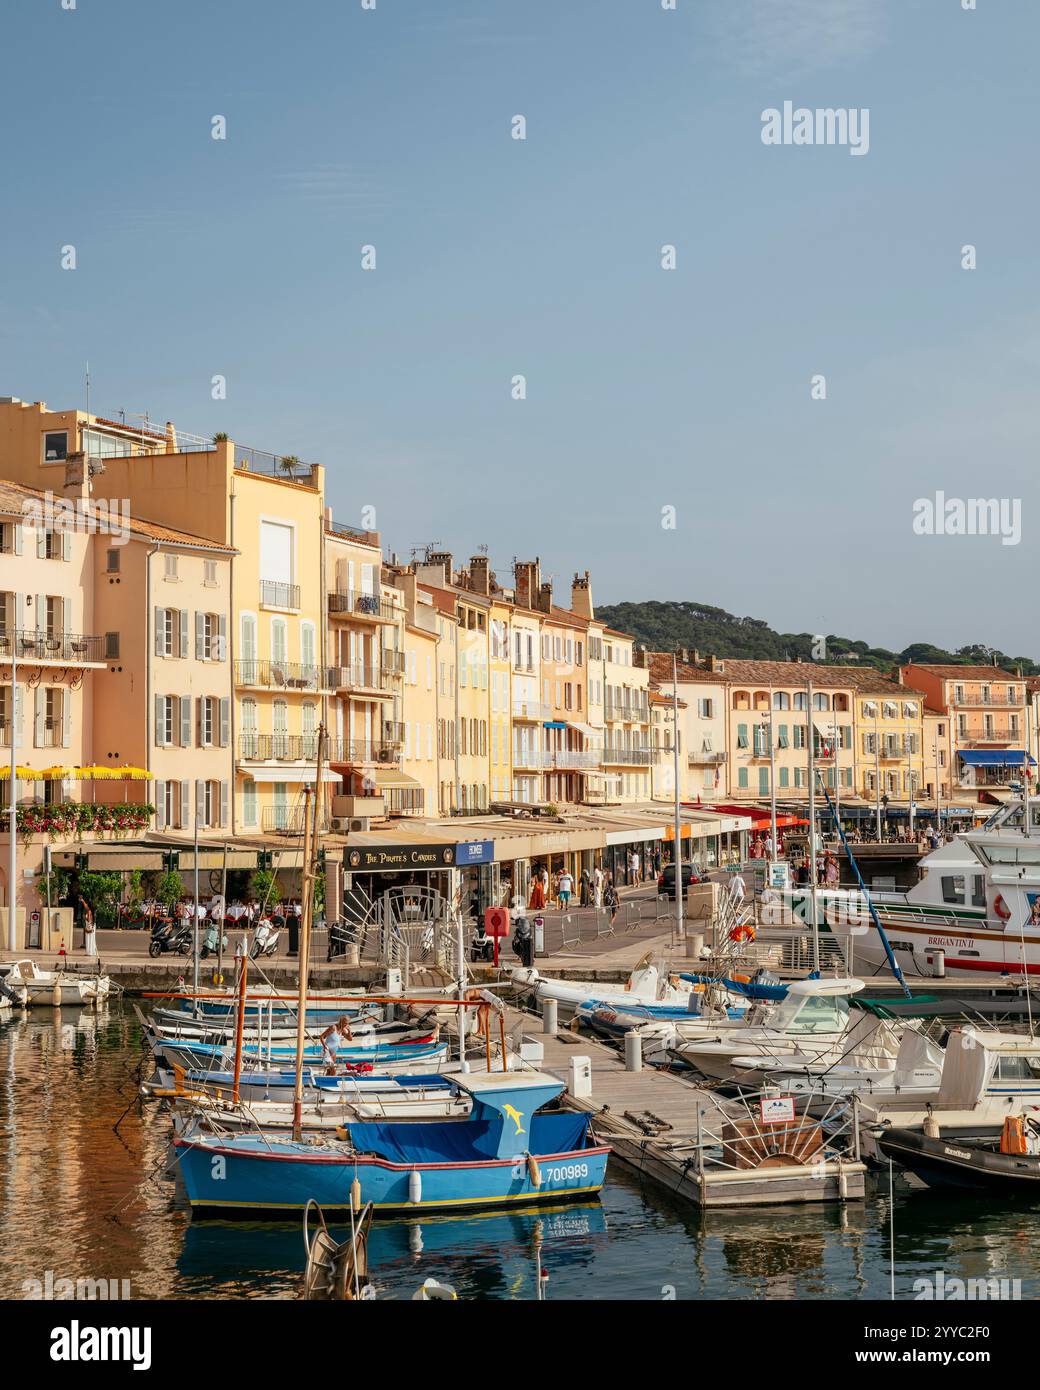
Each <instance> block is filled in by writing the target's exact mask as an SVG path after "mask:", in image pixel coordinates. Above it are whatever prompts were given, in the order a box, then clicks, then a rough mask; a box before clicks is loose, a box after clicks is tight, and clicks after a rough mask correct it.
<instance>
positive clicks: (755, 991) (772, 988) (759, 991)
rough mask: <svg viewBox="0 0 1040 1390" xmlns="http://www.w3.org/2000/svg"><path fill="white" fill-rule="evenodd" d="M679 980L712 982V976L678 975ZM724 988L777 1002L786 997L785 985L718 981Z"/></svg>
mask: <svg viewBox="0 0 1040 1390" xmlns="http://www.w3.org/2000/svg"><path fill="white" fill-rule="evenodd" d="M679 978H680V980H690V981H691V982H692V983H693V984H695V985H700V984H709V983H712V982H713V981H712V978H711V977H709V976H707V975H680V976H679ZM718 983H719V984H721V985H723V986H724V987H725V988H726V989H731V990H732V991H733V993H734V994H742V995H743V996H744V998H745V999H763V1000H770V1001H772V1002H775V1003H779V1002H780V1000H781V999H786V998H787V986H786V985H756V984H755V983H754V981H746V980H727V979H722V980H719V981H718Z"/></svg>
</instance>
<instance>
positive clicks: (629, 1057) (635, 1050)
mask: <svg viewBox="0 0 1040 1390" xmlns="http://www.w3.org/2000/svg"><path fill="white" fill-rule="evenodd" d="M625 1070H626V1071H642V1070H643V1038H642V1034H641V1033H639V1032H637V1030H636V1029H635V1028H633V1029H632V1030H631V1031H630V1032H628V1033H626V1034H625Z"/></svg>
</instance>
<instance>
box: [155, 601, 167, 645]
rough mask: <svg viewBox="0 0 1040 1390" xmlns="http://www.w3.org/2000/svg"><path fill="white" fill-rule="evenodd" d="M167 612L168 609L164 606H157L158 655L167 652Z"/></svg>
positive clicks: (156, 634) (156, 640)
mask: <svg viewBox="0 0 1040 1390" xmlns="http://www.w3.org/2000/svg"><path fill="white" fill-rule="evenodd" d="M165 612H166V610H165V609H164V608H157V609H156V610H155V655H156V656H165V654H166V643H165V629H166V621H165Z"/></svg>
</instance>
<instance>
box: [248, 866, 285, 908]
mask: <svg viewBox="0 0 1040 1390" xmlns="http://www.w3.org/2000/svg"><path fill="white" fill-rule="evenodd" d="M252 882H253V892H254V893H255V894H256V896H257V897H258V898H259V899H260V902H261V903H266V904H267V906H268V907H277V905H278V904H279V903H280V902H281V900H282V895H281V892H280V891H279V888H278V880H277V879H276V878H275V875H274V870H273V869H256V870H254V872H253V880H252Z"/></svg>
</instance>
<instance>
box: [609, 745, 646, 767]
mask: <svg viewBox="0 0 1040 1390" xmlns="http://www.w3.org/2000/svg"><path fill="white" fill-rule="evenodd" d="M600 758H601V761H602V763H603V766H604V767H649V766H650V763H651V760H652V759H653V753H652V752H651V750H650V749H649V748H618V747H616V746H615V745H613V744H604V745H603V750H602V753H601V754H600Z"/></svg>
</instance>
